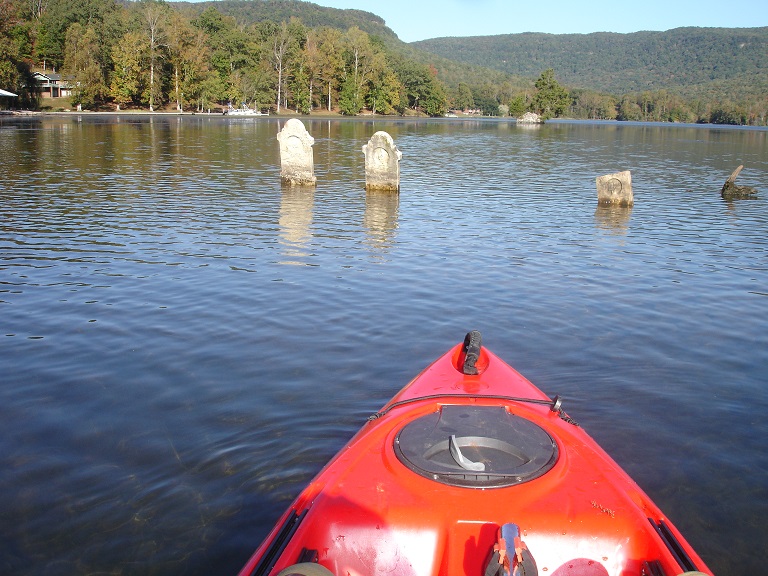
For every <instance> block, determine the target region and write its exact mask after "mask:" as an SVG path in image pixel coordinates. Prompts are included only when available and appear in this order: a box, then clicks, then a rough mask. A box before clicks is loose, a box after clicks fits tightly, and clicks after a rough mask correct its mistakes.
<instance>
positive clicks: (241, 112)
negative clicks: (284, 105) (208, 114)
mask: <svg viewBox="0 0 768 576" xmlns="http://www.w3.org/2000/svg"><path fill="white" fill-rule="evenodd" d="M224 114H226V115H228V116H269V112H266V113H265V112H261V111H260V110H254V109H253V108H249V107H248V105H247V104H243V105H242V106H241V107H240V108H234V107H233V106H232V105H231V104H230V106H229V107H228V108H227V109H226V110H225V111H224Z"/></svg>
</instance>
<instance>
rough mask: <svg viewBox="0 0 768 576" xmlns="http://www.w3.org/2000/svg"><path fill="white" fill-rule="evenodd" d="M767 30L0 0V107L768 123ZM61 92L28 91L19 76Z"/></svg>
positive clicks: (100, 0)
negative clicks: (554, 26)
mask: <svg viewBox="0 0 768 576" xmlns="http://www.w3.org/2000/svg"><path fill="white" fill-rule="evenodd" d="M767 40H768V28H753V29H739V30H726V29H695V28H682V29H678V30H671V31H669V32H642V33H637V34H607V33H605V34H588V35H547V34H516V35H506V36H493V37H476V38H440V39H435V40H429V41H424V42H418V43H413V44H405V43H403V42H401V41H400V40H399V39H398V38H397V36H396V34H395V33H394V32H393V31H392V30H390V29H389V28H388V27H387V26H386V23H385V22H384V21H383V20H382V19H381V18H380V17H378V16H376V15H375V14H372V13H370V12H366V11H362V10H337V9H333V8H324V7H321V6H318V5H316V4H313V3H311V2H304V1H299V0H220V1H216V2H201V3H192V2H173V3H168V2H165V1H163V0H138V1H135V2H131V1H127V0H0V88H3V89H5V90H10V91H12V92H15V93H17V94H19V98H18V99H17V100H13V101H12V100H9V99H7V98H2V99H0V105H2V106H8V105H9V104H12V105H14V106H16V107H22V108H39V107H41V106H46V107H48V108H52V109H57V107H60V108H63V107H66V106H75V105H78V106H81V107H82V108H83V109H91V110H99V109H101V110H114V109H116V108H117V107H120V108H121V109H149V110H159V109H166V110H174V109H175V110H184V111H188V110H208V109H211V108H214V109H216V108H219V109H220V108H226V107H227V106H228V105H229V104H230V103H231V104H233V105H234V106H239V105H240V104H241V103H247V104H248V105H249V106H250V107H252V108H259V109H262V110H264V109H270V110H272V111H273V112H275V113H282V112H285V111H291V112H293V113H304V114H307V113H311V112H314V111H318V110H324V111H326V112H334V113H341V114H348V115H354V114H359V113H361V112H363V111H368V112H372V113H379V114H426V115H430V116H439V115H442V114H444V113H446V112H447V111H448V110H449V109H450V110H455V111H457V112H459V113H465V114H483V115H489V116H519V115H521V114H523V113H524V112H526V111H532V112H536V113H539V114H542V115H544V116H545V117H552V116H555V117H556V116H569V117H574V118H598V119H613V118H616V119H619V120H639V121H647V120H654V121H671V122H717V123H729V124H752V125H765V124H766V122H767V121H768V78H767V76H768V74H767V73H766V72H768V70H766V66H768V50H767V48H766V46H768V43H767ZM40 71H45V72H46V73H56V74H57V75H60V77H61V78H60V80H61V86H62V87H63V88H64V90H65V92H66V93H67V94H68V95H67V97H66V98H46V99H41V97H40V95H41V86H40V84H39V83H38V82H36V81H35V78H34V76H33V74H34V72H40Z"/></svg>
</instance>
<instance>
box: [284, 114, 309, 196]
mask: <svg viewBox="0 0 768 576" xmlns="http://www.w3.org/2000/svg"><path fill="white" fill-rule="evenodd" d="M277 139H278V141H279V142H280V178H281V180H282V181H283V183H284V184H288V185H289V186H314V185H315V183H316V182H317V178H315V163H314V159H313V156H312V145H313V144H314V143H315V139H314V138H312V136H310V134H309V132H307V129H306V128H304V124H302V122H301V120H299V119H297V118H291V119H290V120H288V122H286V123H285V126H283V129H282V130H280V132H279V133H278V134H277Z"/></svg>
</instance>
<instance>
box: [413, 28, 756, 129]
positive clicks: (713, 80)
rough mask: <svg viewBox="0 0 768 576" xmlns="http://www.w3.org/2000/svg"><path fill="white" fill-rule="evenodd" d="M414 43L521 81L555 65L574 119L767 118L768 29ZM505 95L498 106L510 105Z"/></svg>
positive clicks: (753, 121)
mask: <svg viewBox="0 0 768 576" xmlns="http://www.w3.org/2000/svg"><path fill="white" fill-rule="evenodd" d="M410 46H411V47H412V48H413V49H414V50H416V49H419V50H422V51H427V52H428V53H429V54H431V55H433V57H450V58H452V59H454V60H457V61H461V62H463V63H465V64H467V65H483V66H486V67H487V68H490V69H492V70H495V71H497V72H505V73H507V74H509V75H510V77H513V78H514V77H520V76H522V77H529V78H530V77H532V76H534V75H535V74H537V73H538V72H539V71H540V70H541V69H542V68H553V69H555V70H557V71H558V77H559V78H560V80H561V81H563V82H564V83H565V84H567V85H569V86H570V87H571V97H572V103H571V105H570V106H569V110H568V112H567V114H568V115H569V116H572V117H576V118H618V119H622V120H639V121H671V122H677V121H682V122H713V123H729V124H752V125H765V124H766V122H768V80H767V79H766V78H767V77H766V73H765V66H766V62H767V61H768V60H767V59H768V28H747V29H731V28H677V29H673V30H668V31H665V32H636V33H632V34H615V33H605V32H600V33H594V34H541V33H525V34H507V35H499V36H481V37H472V38H435V39H431V40H424V41H420V42H414V43H412V44H411V45H410ZM442 77H443V79H446V80H447V81H448V82H451V79H449V78H447V76H442ZM499 92H500V101H501V102H500V103H502V104H507V102H505V100H506V99H507V98H506V96H505V95H504V94H503V90H500V91H499Z"/></svg>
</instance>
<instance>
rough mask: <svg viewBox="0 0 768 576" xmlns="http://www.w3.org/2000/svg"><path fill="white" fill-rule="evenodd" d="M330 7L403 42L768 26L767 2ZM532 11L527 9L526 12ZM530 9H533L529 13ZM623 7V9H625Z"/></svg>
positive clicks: (416, 1) (402, 1)
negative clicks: (365, 19) (374, 22)
mask: <svg viewBox="0 0 768 576" xmlns="http://www.w3.org/2000/svg"><path fill="white" fill-rule="evenodd" d="M312 1H313V3H315V4H319V5H320V6H328V7H331V8H357V9H359V10H366V11H367V12H373V13H374V14H376V15H378V16H381V17H382V18H384V20H386V22H387V26H389V27H390V28H391V29H392V30H394V31H395V33H396V34H397V35H398V36H399V37H400V39H401V40H403V41H404V42H414V41H416V40H424V39H426V38H437V37H440V36H488V35H493V34H514V33H518V32H549V33H552V34H570V33H579V34H587V33H589V32H637V31H640V30H669V29H671V28H679V27H681V26H703V27H722V28H754V27H760V26H768V1H767V0H726V1H723V0H717V1H713V0H644V1H643V2H616V1H612V2H607V1H604V0H600V1H587V2H574V1H573V0H570V1H565V0H546V1H539V2H515V1H510V0H376V1H375V2H371V1H367V2H366V1H362V2H361V1H357V2H355V1H354V0H312ZM526 7H528V8H526ZM531 8H532V9H531ZM622 8H625V9H622Z"/></svg>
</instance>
